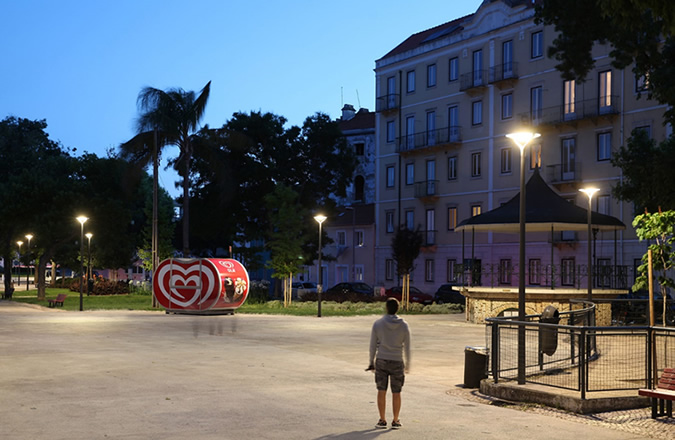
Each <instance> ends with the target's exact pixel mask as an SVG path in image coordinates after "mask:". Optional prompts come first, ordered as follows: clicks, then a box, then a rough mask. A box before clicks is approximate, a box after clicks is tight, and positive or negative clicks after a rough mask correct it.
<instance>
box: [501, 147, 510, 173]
mask: <svg viewBox="0 0 675 440" xmlns="http://www.w3.org/2000/svg"><path fill="white" fill-rule="evenodd" d="M511 151H512V149H511V148H502V149H501V157H502V166H501V173H502V174H507V173H510V172H511Z"/></svg>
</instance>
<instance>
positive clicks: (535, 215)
mask: <svg viewBox="0 0 675 440" xmlns="http://www.w3.org/2000/svg"><path fill="white" fill-rule="evenodd" d="M525 211H526V213H525V220H526V222H525V229H526V230H527V231H530V232H538V231H539V232H541V231H550V230H551V228H554V229H555V230H557V231H583V230H586V228H587V227H588V210H586V209H584V208H582V207H580V206H577V205H575V204H573V203H570V202H568V201H567V200H565V199H563V198H562V197H560V195H558V193H556V192H555V191H554V190H553V189H551V187H549V186H548V185H547V184H546V182H544V179H542V177H541V175H540V174H539V169H538V168H537V169H535V170H534V174H533V175H532V177H531V178H530V180H529V181H528V182H527V185H526V187H525ZM519 225H520V193H518V194H516V195H515V197H513V198H512V199H511V200H509V201H508V202H506V203H505V204H504V205H502V206H500V207H499V208H495V209H493V210H491V211H488V212H485V213H483V214H479V215H477V216H475V217H470V218H468V219H466V220H463V221H462V222H461V223H460V224H459V225H458V226H457V228H455V230H456V231H461V230H464V229H468V230H472V229H473V230H475V231H494V232H518V230H519ZM591 225H592V227H593V229H599V230H601V231H614V230H618V229H626V225H624V224H623V222H622V221H621V220H619V219H618V218H616V217H612V216H609V215H605V214H600V213H598V212H591Z"/></svg>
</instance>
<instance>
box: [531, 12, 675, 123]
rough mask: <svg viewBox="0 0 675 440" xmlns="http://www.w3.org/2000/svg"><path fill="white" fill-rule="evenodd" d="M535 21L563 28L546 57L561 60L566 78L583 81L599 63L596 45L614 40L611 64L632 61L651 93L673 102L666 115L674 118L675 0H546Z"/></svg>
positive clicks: (623, 65)
mask: <svg viewBox="0 0 675 440" xmlns="http://www.w3.org/2000/svg"><path fill="white" fill-rule="evenodd" d="M536 22H538V23H544V24H546V25H553V26H554V27H555V30H556V31H557V32H559V35H557V36H556V38H555V40H554V41H553V44H552V46H551V47H549V48H548V56H549V57H551V58H555V59H556V60H557V61H558V64H557V65H556V68H557V69H558V70H560V72H561V73H562V76H563V78H565V79H577V80H579V81H583V80H585V79H586V77H587V75H588V73H589V72H590V71H591V69H593V67H594V65H595V61H594V59H593V54H592V48H593V45H594V44H595V43H596V42H599V43H602V44H604V43H610V44H611V48H612V49H611V52H610V56H611V57H612V59H613V62H612V63H613V65H614V66H615V67H616V68H618V69H624V68H627V67H629V66H631V65H633V72H634V73H635V75H636V77H638V78H640V77H644V78H647V79H648V84H649V87H648V89H647V95H648V97H649V98H653V99H656V100H657V101H658V102H660V103H661V104H667V105H669V108H668V110H667V111H666V113H665V117H666V120H667V122H670V123H673V122H675V111H674V110H673V106H674V105H675V82H673V81H672V78H673V76H674V75H675V41H674V40H673V32H674V31H675V3H672V2H663V1H660V0H590V1H589V0H544V1H543V2H541V4H539V5H538V6H537V8H536ZM633 63H634V64H633Z"/></svg>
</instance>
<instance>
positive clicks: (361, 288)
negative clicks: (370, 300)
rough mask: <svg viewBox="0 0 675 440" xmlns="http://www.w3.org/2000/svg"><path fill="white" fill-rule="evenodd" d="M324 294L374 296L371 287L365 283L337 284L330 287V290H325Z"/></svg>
mask: <svg viewBox="0 0 675 440" xmlns="http://www.w3.org/2000/svg"><path fill="white" fill-rule="evenodd" d="M326 293H332V294H349V293H355V294H358V295H366V296H374V290H373V288H372V287H370V286H369V285H368V284H366V283H362V282H355V283H352V282H345V283H338V284H336V285H334V286H333V287H331V288H330V289H328V290H326Z"/></svg>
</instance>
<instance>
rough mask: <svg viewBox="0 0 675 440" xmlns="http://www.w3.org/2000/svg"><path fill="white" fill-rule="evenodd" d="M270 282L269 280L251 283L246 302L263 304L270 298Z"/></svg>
mask: <svg viewBox="0 0 675 440" xmlns="http://www.w3.org/2000/svg"><path fill="white" fill-rule="evenodd" d="M269 291H270V282H269V281H267V280H262V281H251V286H250V287H249V290H248V296H247V297H246V302H248V303H251V304H262V303H264V302H266V301H267V300H268V298H269Z"/></svg>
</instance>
